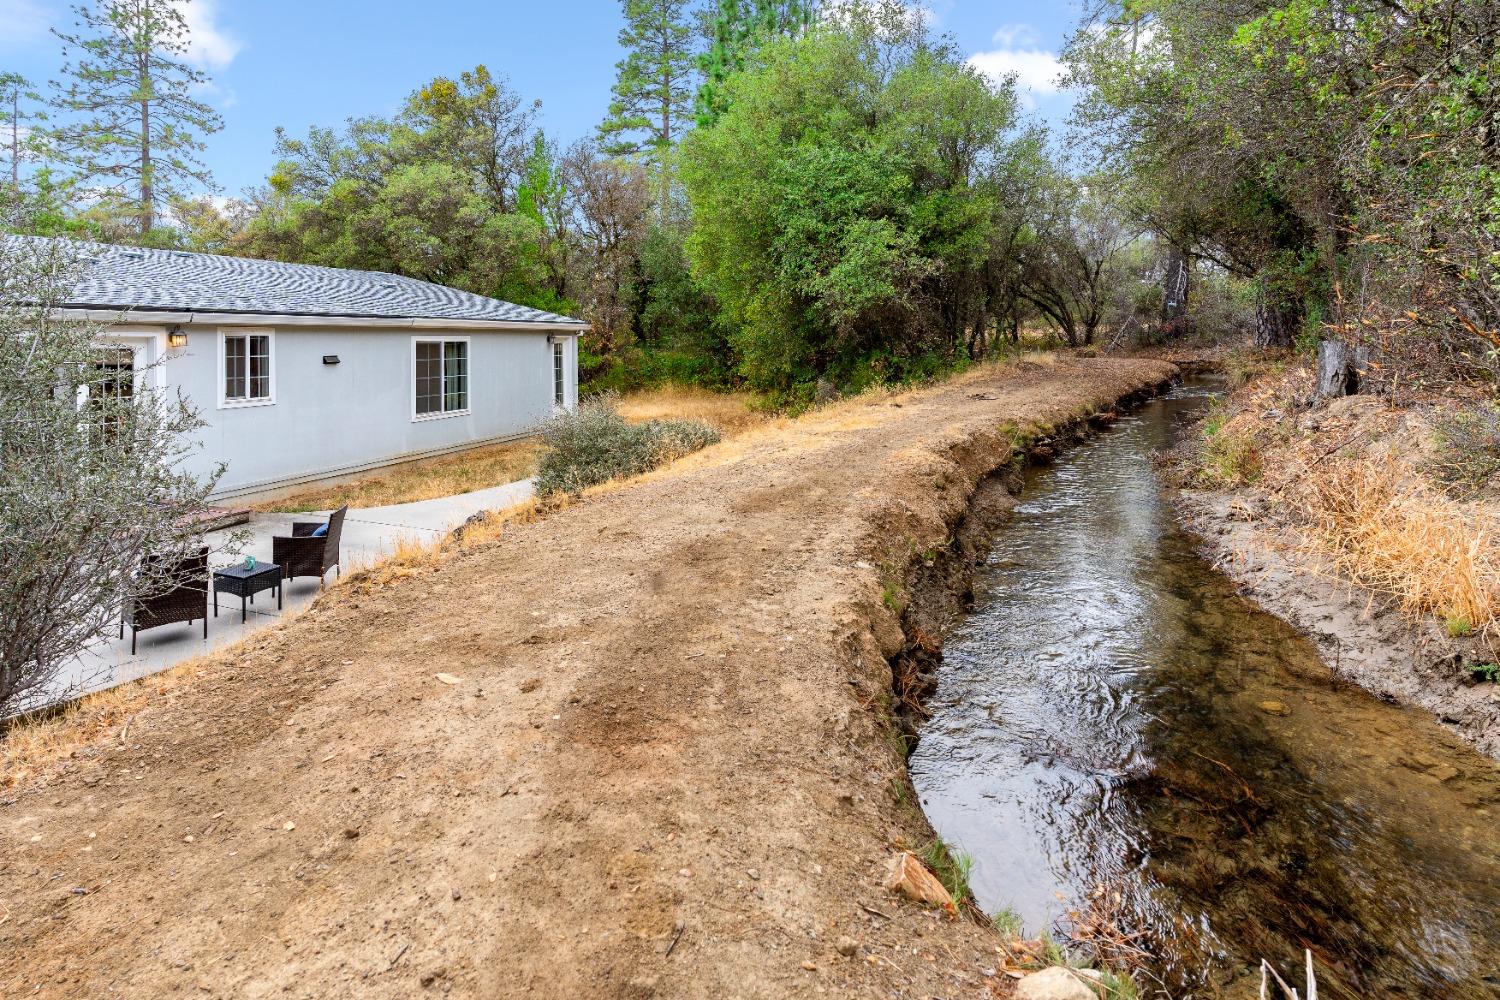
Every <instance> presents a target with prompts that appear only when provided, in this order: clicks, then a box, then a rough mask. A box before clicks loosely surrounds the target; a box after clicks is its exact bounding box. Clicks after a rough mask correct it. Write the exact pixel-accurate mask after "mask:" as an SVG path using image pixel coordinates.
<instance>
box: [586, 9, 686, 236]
mask: <svg viewBox="0 0 1500 1000" xmlns="http://www.w3.org/2000/svg"><path fill="white" fill-rule="evenodd" d="M623 3H624V8H625V27H624V28H622V29H621V30H620V45H621V46H622V47H624V48H625V50H626V55H625V58H624V59H622V60H621V61H620V62H619V63H617V64H616V67H615V71H616V78H615V85H614V89H613V93H614V100H612V101H611V102H610V105H609V114H608V116H607V117H606V118H605V119H604V121H603V122H602V123H601V124H600V125H599V139H600V142H601V144H602V146H603V151H604V153H605V154H607V155H610V156H634V155H641V154H644V155H646V156H647V158H648V159H649V160H650V161H651V162H652V163H653V164H654V165H655V167H656V170H657V186H658V195H659V203H658V211H659V213H660V215H661V217H662V218H665V217H666V214H667V208H668V199H669V198H670V197H671V171H670V157H671V151H672V147H673V146H674V145H676V143H677V140H678V138H679V135H680V133H681V132H682V131H683V129H684V128H685V127H686V124H687V122H688V117H689V109H690V108H691V106H692V99H693V95H692V91H691V89H689V86H688V84H689V83H690V82H691V80H692V76H693V68H694V58H693V31H692V28H691V27H690V26H689V24H688V21H687V6H688V0H623Z"/></svg>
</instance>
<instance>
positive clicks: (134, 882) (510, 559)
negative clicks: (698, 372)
mask: <svg viewBox="0 0 1500 1000" xmlns="http://www.w3.org/2000/svg"><path fill="white" fill-rule="evenodd" d="M1170 373H1171V368H1170V366H1168V365H1165V364H1162V363H1160V362H1152V361H1110V360H1064V361H1060V362H1058V363H1056V364H1054V365H1046V366H1042V365H1034V364H1023V365H1020V366H1012V367H1009V368H1006V369H1001V370H998V371H995V370H991V371H987V372H984V373H980V374H975V375H971V376H969V377H968V378H965V379H962V380H959V381H957V382H954V383H949V384H947V385H944V386H940V387H938V388H935V389H929V390H923V391H920V392H916V393H911V394H907V395H905V396H900V397H895V398H893V399H877V400H873V401H854V402H851V403H846V404H842V405H840V406H837V407H834V408H832V409H831V410H829V411H824V412H820V413H819V414H816V415H814V416H811V417H809V418H806V419H804V420H801V421H798V422H795V423H792V424H790V425H789V426H783V427H771V428H767V429H765V430H763V431H757V432H753V433H751V434H748V435H746V436H744V437H741V438H737V439H734V440H732V441H730V442H727V443H726V444H724V445H720V446H718V447H716V448H713V449H710V450H709V451H707V452H704V453H701V454H699V455H696V456H693V457H691V458H689V459H687V460H684V461H682V462H680V463H678V464H677V465H675V466H674V467H673V468H671V469H670V470H667V471H665V472H661V473H657V474H655V475H653V476H650V477H647V478H646V479H645V480H644V481H642V482H638V483H635V484H632V485H630V486H628V487H626V488H622V489H616V490H613V491H609V492H605V493H601V494H599V495H596V496H593V497H590V498H587V499H585V500H584V501H582V502H580V503H577V504H575V505H574V506H571V507H569V508H567V509H566V510H563V511H560V512H558V513H556V514H554V515H552V516H550V517H548V518H547V519H546V520H543V521H540V522H538V523H534V524H529V525H519V526H516V527H514V528H513V529H511V530H508V531H507V532H506V533H505V534H504V536H503V537H501V538H500V539H498V540H497V541H495V542H493V543H490V544H487V545H484V546H482V547H479V548H476V549H473V550H470V551H467V552H464V553H462V554H459V555H457V556H455V557H454V558H452V559H450V560H448V561H446V562H444V563H441V564H440V565H438V566H437V567H436V568H434V569H432V570H431V571H430V572H426V573H424V574H422V575H419V576H415V577H412V578H410V579H406V580H403V581H401V582H399V583H396V584H391V585H387V586H383V587H378V588H374V587H369V586H361V584H360V583H359V581H358V580H355V581H352V582H350V583H349V584H348V585H346V586H343V587H339V588H335V589H334V590H333V591H331V592H330V594H329V595H328V596H327V597H325V598H324V599H323V600H322V601H321V602H320V603H319V604H318V605H317V606H315V607H314V608H313V609H312V610H310V611H309V612H307V613H306V614H304V615H303V616H301V617H300V618H298V619H296V620H294V621H293V622H291V623H289V624H288V625H287V626H286V627H284V628H281V629H278V630H276V631H274V632H272V633H267V634H263V635H261V636H260V637H257V638H255V639H253V640H251V641H250V642H249V643H247V644H246V645H245V646H242V647H240V648H239V649H238V650H236V651H232V652H231V653H230V654H221V655H220V656H219V657H218V658H217V660H216V661H215V662H214V664H213V665H212V666H211V667H210V668H209V669H208V671H207V673H206V675H205V676H204V677H202V678H201V679H200V680H198V681H197V682H195V683H194V684H192V685H190V686H188V687H186V688H183V689H181V690H180V691H179V692H177V694H176V696H175V697H173V698H171V699H170V700H168V701H165V702H163V703H160V704H157V705H154V706H153V707H150V708H148V709H146V710H144V711H142V712H141V713H140V714H139V715H137V716H136V718H135V719H134V720H133V722H132V723H131V725H130V727H129V731H128V733H127V734H123V736H124V739H123V740H122V739H121V736H122V734H119V733H117V734H115V736H114V738H112V739H110V740H108V741H106V742H105V743H103V744H101V745H99V746H96V747H93V748H89V749H87V750H85V751H81V752H80V753H79V754H78V756H77V757H76V758H75V759H74V760H72V761H70V762H68V764H67V766H66V767H65V768H63V769H62V771H61V772H59V773H55V774H53V775H52V776H51V777H49V778H48V779H47V780H46V782H45V783H44V784H42V785H40V786H34V787H31V788H28V789H25V790H23V791H21V792H20V793H19V794H18V795H17V796H16V797H15V798H13V799H11V800H9V801H7V802H6V803H5V804H4V805H3V807H0V994H3V995H4V996H7V997H12V996H14V997H21V996H33V995H36V996H49V997H62V996H68V997H107V996H125V997H183V996H192V997H273V996H274V997H281V996H293V997H316V998H328V997H346V996H359V997H410V996H418V995H423V994H427V993H432V994H441V993H449V994H451V995H455V996H464V997H486V998H488V997H510V996H537V997H569V998H571V997H650V996H659V997H768V998H769V997H777V998H780V997H785V996H815V995H819V994H827V995H836V996H861V997H876V996H879V997H891V996H905V997H919V996H923V997H925V996H940V997H945V998H957V997H963V996H989V995H992V994H991V989H990V986H989V985H987V984H986V977H985V974H984V972H985V970H986V969H987V968H990V967H993V965H994V944H995V942H994V940H993V939H992V937H991V932H990V931H988V930H987V929H985V928H982V927H980V926H979V925H977V924H974V923H969V922H954V921H948V920H940V919H938V918H937V917H936V916H935V915H933V914H930V913H925V912H923V911H922V910H920V909H919V908H917V907H915V906H914V905H911V904H905V903H901V902H899V901H897V900H895V899H893V898H892V897H891V896H890V895H889V894H887V893H886V892H884V891H883V890H882V889H881V888H880V887H879V879H880V875H881V871H882V868H883V866H884V864H885V861H886V858H887V857H888V856H889V854H890V851H891V847H890V845H891V843H892V841H893V840H894V839H896V838H900V837H907V838H913V839H914V838H919V837H921V836H922V835H923V834H924V833H925V824H924V822H923V820H922V819H921V817H920V815H919V814H917V813H915V811H913V810H911V809H909V808H906V809H903V808H902V807H901V806H900V805H899V804H898V803H897V801H896V798H895V797H894V796H893V795H892V793H891V786H892V778H893V777H895V778H897V779H898V780H904V770H903V765H902V764H901V762H900V760H899V758H898V756H897V755H896V754H895V753H894V752H893V750H892V748H891V742H890V740H889V738H888V735H887V731H886V729H885V727H884V726H883V725H882V724H881V723H880V722H879V720H878V717H877V713H876V711H875V710H874V709H873V708H872V707H871V706H872V705H876V704H879V702H880V699H881V695H882V693H883V692H884V691H886V690H888V687H889V684H890V671H889V668H888V666H887V664H886V661H885V659H884V658H883V655H882V653H884V654H887V655H888V654H891V653H893V652H894V651H895V650H896V649H897V648H899V646H900V644H901V641H902V636H901V632H900V628H899V623H898V622H897V620H896V617H895V616H894V615H893V614H891V613H890V612H889V611H887V610H886V609H885V608H884V607H883V606H882V588H883V586H884V585H885V581H888V580H891V579H897V580H899V579H900V577H901V571H902V570H904V568H905V564H906V563H907V562H908V561H909V560H910V559H911V558H912V557H913V555H914V553H915V552H917V551H921V550H922V549H924V548H926V547H929V546H932V545H935V544H940V543H941V541H942V539H943V538H944V537H945V536H946V533H947V530H948V524H949V523H951V522H952V521H953V520H954V519H955V518H956V517H957V516H958V514H959V513H960V512H961V511H962V510H963V507H964V504H965V502H966V499H967V497H968V495H969V493H970V492H971V491H972V489H973V487H974V484H975V481H976V479H977V478H978V477H980V476H981V475H982V474H984V473H986V472H988V471H989V470H990V469H992V468H993V467H994V466H996V465H997V464H998V463H999V462H1000V461H1001V458H1002V456H1003V454H1004V453H1006V452H1008V450H1009V448H1008V445H1004V444H1003V443H1002V441H1003V438H1002V435H1001V434H999V433H998V431H999V428H1000V427H1001V426H1002V425H1003V424H1004V423H1005V422H1007V421H1024V420H1028V419H1032V418H1042V419H1046V420H1049V421H1057V420H1061V419H1064V418H1066V417H1068V416H1069V415H1072V414H1076V413H1078V412H1080V411H1083V410H1087V409H1090V408H1097V407H1107V406H1109V405H1110V403H1111V402H1112V401H1113V400H1115V399H1116V398H1118V397H1119V396H1121V395H1122V394H1124V393H1127V392H1130V391H1132V390H1136V389H1140V388H1143V387H1146V386H1149V385H1153V384H1155V383H1158V382H1160V381H1162V380H1163V379H1165V378H1166V377H1167V376H1168V375H1169V374H1170ZM893 572H894V576H892V573H893ZM439 672H442V673H445V674H451V675H453V676H455V677H458V678H461V680H460V682H459V683H456V684H450V683H446V682H443V681H440V680H438V679H436V678H435V676H434V675H435V674H437V673H439ZM80 890H82V891H80ZM866 907H868V908H869V909H866ZM871 910H874V911H878V912H879V913H882V914H885V915H886V916H877V915H875V914H874V913H872V912H870V911H871ZM887 917H889V918H890V919H887ZM840 937H848V938H851V939H854V940H855V941H857V942H858V943H859V945H860V949H861V950H860V951H859V953H858V954H856V955H854V956H852V957H848V956H844V955H841V954H839V953H838V951H837V950H836V943H837V942H838V939H839V938H840ZM804 963H812V964H813V965H815V966H816V968H815V969H808V968H805V967H804Z"/></svg>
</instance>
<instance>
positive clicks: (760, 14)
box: [693, 0, 815, 128]
mask: <svg viewBox="0 0 1500 1000" xmlns="http://www.w3.org/2000/svg"><path fill="white" fill-rule="evenodd" d="M814 4H815V0H718V10H717V11H715V12H714V15H713V20H712V21H711V22H710V26H709V45H708V49H707V51H705V52H703V53H702V54H700V55H699V56H698V71H699V72H700V73H702V74H703V82H702V83H701V84H699V85H698V93H697V94H696V95H695V97H694V99H693V111H694V116H695V117H696V119H697V123H698V125H700V126H702V127H705V128H706V127H708V126H710V125H712V124H713V123H714V122H716V121H718V118H719V116H720V115H722V114H723V113H724V111H725V108H726V107H727V97H726V95H725V92H724V84H725V83H726V82H727V81H728V79H729V78H730V77H731V76H733V75H734V74H735V73H738V72H739V71H740V70H742V69H744V68H745V62H746V60H748V59H749V58H750V56H751V55H752V54H753V53H754V52H755V50H756V49H757V48H759V47H760V45H761V43H762V42H763V41H764V40H765V39H767V38H770V37H771V36H772V35H779V34H781V35H791V34H796V33H797V32H799V31H801V30H802V29H804V28H806V27H807V26H808V25H809V24H811V23H812V19H813V9H814Z"/></svg>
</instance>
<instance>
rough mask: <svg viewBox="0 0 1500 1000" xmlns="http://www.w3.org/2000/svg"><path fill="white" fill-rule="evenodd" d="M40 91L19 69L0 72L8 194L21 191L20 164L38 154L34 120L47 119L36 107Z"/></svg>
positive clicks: (0, 138) (39, 146)
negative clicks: (8, 182)
mask: <svg viewBox="0 0 1500 1000" xmlns="http://www.w3.org/2000/svg"><path fill="white" fill-rule="evenodd" d="M41 99H42V95H41V94H39V93H37V92H36V90H35V89H34V88H33V86H32V83H31V81H30V80H28V79H26V78H25V77H24V76H22V75H21V74H19V73H0V130H3V133H4V134H3V135H0V141H3V142H4V145H5V159H6V169H5V174H6V175H7V176H8V177H9V180H10V190H9V192H8V193H7V194H8V196H10V197H14V196H15V195H16V194H19V193H20V191H21V164H22V163H24V162H25V161H27V160H30V159H35V158H36V157H37V156H39V155H40V152H41V149H42V146H43V144H42V143H41V141H40V140H41V136H40V135H39V134H38V133H37V132H36V125H35V124H34V123H37V122H43V121H46V120H47V115H46V112H44V111H42V110H40V109H39V108H37V106H36V105H37V104H38V103H39V102H40V101H41Z"/></svg>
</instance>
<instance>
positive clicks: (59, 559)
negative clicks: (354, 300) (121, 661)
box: [0, 237, 218, 716]
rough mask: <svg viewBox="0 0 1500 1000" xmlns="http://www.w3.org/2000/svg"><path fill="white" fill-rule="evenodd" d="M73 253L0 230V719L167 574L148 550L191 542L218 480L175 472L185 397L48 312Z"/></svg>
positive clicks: (68, 274)
mask: <svg viewBox="0 0 1500 1000" xmlns="http://www.w3.org/2000/svg"><path fill="white" fill-rule="evenodd" d="M85 251H86V247H84V246H79V245H76V244H72V243H69V242H67V241H63V240H39V239H25V238H17V237H10V238H5V239H3V240H0V544H3V545H4V548H5V572H4V573H3V574H0V716H3V715H8V714H10V712H11V711H13V710H16V709H22V708H26V707H29V706H30V705H31V704H32V703H34V701H35V699H36V698H37V697H38V696H41V695H43V694H44V693H46V692H47V690H48V687H49V685H51V684H52V683H53V681H54V679H55V677H56V675H57V672H58V670H59V668H60V667H61V666H63V665H64V664H66V663H67V662H68V661H69V660H71V659H72V658H74V657H76V656H77V655H78V654H79V653H80V652H82V651H83V650H85V649H87V648H88V647H89V646H91V645H93V644H94V643H96V642H98V641H99V640H101V639H103V638H104V637H105V635H106V634H107V633H108V632H110V631H112V630H113V628H114V627H115V625H116V624H117V623H118V622H119V620H120V612H121V602H122V600H124V599H125V597H126V596H128V594H130V593H137V594H149V593H154V592H160V591H162V590H165V589H168V588H169V587H171V586H172V585H174V584H175V583H177V582H179V581H177V580H175V579H173V577H172V570H171V569H170V566H171V563H172V561H171V560H162V561H155V560H150V559H147V558H146V557H147V556H150V555H171V554H173V553H177V552H182V551H183V550H185V549H186V548H188V547H189V546H195V545H197V544H199V541H198V539H197V538H196V537H195V536H194V535H192V534H191V533H190V531H189V529H187V528H186V527H185V526H186V525H191V524H193V523H194V521H195V519H196V518H197V517H198V516H199V515H200V514H202V512H203V511H204V508H205V506H206V498H207V496H208V494H209V492H210V491H211V490H212V489H213V486H214V483H215V482H216V481H217V479H218V476H217V474H215V475H213V476H210V477H208V478H207V479H196V478H194V477H192V476H191V475H188V474H186V473H184V472H182V471H180V462H181V459H182V458H183V457H184V456H185V455H186V454H187V453H188V452H189V451H191V450H192V449H193V448H194V447H196V445H195V444H194V443H193V436H194V433H195V432H196V431H197V430H198V429H199V428H200V427H202V426H204V425H203V422H202V421H201V420H200V419H199V418H198V416H197V414H196V413H195V412H194V411H193V410H192V408H191V407H190V406H189V404H188V403H187V402H186V401H185V400H184V399H183V398H182V397H181V396H180V395H179V394H177V393H168V392H167V391H166V390H164V389H154V388H151V387H150V385H149V378H148V377H146V376H145V374H144V373H142V372H141V371H140V370H137V371H136V372H133V373H122V372H121V371H120V370H119V368H118V367H116V366H115V365H114V364H113V358H112V352H111V349H110V348H109V347H108V346H107V345H106V344H103V343H101V341H100V337H101V333H102V331H101V330H100V329H98V328H97V327H95V326H93V325H91V324H87V323H81V322H74V321H70V320H62V319H58V318H57V317H56V316H55V314H54V312H53V307H55V306H56V305H57V303H58V302H60V301H63V300H65V296H66V293H67V292H68V290H69V289H70V287H71V285H72V283H73V279H74V278H75V276H76V275H77V273H78V266H79V263H80V258H81V256H82V254H83V253H84V252H85ZM132 376H134V379H133V381H130V382H123V383H122V379H132Z"/></svg>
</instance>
